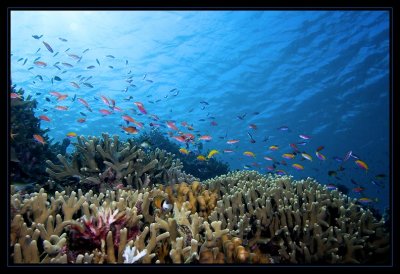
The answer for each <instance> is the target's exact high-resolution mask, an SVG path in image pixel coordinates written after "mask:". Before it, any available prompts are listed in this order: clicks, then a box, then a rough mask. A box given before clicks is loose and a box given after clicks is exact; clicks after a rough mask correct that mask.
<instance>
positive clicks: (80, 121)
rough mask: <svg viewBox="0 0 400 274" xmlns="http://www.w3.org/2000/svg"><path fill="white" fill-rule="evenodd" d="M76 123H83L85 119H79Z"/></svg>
mask: <svg viewBox="0 0 400 274" xmlns="http://www.w3.org/2000/svg"><path fill="white" fill-rule="evenodd" d="M76 121H77V122H79V123H84V122H85V121H86V119H85V118H79V119H78V120H76Z"/></svg>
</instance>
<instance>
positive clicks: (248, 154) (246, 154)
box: [243, 151, 256, 157]
mask: <svg viewBox="0 0 400 274" xmlns="http://www.w3.org/2000/svg"><path fill="white" fill-rule="evenodd" d="M243 155H245V156H248V157H256V155H255V154H254V153H253V152H251V151H245V152H243Z"/></svg>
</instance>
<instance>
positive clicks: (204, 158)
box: [197, 155, 206, 161]
mask: <svg viewBox="0 0 400 274" xmlns="http://www.w3.org/2000/svg"><path fill="white" fill-rule="evenodd" d="M197 160H199V161H205V160H206V157H204V156H203V155H199V156H197Z"/></svg>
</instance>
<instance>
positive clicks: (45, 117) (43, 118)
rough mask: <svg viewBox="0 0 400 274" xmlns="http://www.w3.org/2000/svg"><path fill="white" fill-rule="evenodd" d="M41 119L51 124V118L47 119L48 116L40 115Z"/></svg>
mask: <svg viewBox="0 0 400 274" xmlns="http://www.w3.org/2000/svg"><path fill="white" fill-rule="evenodd" d="M39 118H40V120H43V121H47V122H50V118H49V117H47V116H46V115H40V116H39Z"/></svg>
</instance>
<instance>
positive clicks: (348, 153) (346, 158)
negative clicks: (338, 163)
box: [343, 150, 353, 162]
mask: <svg viewBox="0 0 400 274" xmlns="http://www.w3.org/2000/svg"><path fill="white" fill-rule="evenodd" d="M352 153H353V152H352V151H351V150H350V151H349V152H347V153H346V155H345V156H344V158H343V162H346V161H347V160H348V159H349V158H350V156H351V154H352Z"/></svg>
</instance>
